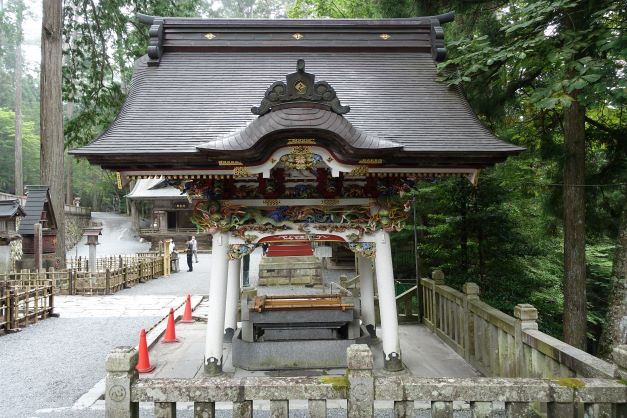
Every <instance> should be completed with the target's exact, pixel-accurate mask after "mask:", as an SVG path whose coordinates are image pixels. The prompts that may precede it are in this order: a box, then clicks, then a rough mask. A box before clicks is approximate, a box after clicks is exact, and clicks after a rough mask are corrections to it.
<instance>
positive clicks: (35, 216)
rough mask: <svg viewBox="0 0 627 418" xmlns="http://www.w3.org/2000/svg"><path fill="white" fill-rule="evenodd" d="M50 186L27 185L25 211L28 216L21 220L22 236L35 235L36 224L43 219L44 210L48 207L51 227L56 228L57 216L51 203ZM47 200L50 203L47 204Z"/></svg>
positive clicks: (20, 229) (47, 215) (20, 232)
mask: <svg viewBox="0 0 627 418" xmlns="http://www.w3.org/2000/svg"><path fill="white" fill-rule="evenodd" d="M48 190H49V187H48V186H26V193H27V195H26V204H25V205H24V212H26V216H25V217H24V218H23V219H22V221H21V222H20V228H19V230H18V233H19V234H20V235H22V236H25V235H34V234H35V224H36V223H37V222H40V221H41V220H42V212H43V211H44V208H46V207H47V213H46V218H47V220H48V222H49V223H50V224H49V227H51V228H56V218H55V216H54V212H53V209H52V204H50V193H49V191H48ZM46 202H48V203H49V204H48V205H46Z"/></svg>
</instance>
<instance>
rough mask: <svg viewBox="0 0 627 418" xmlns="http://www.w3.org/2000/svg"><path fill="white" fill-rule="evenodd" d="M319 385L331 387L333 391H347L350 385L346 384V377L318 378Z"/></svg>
mask: <svg viewBox="0 0 627 418" xmlns="http://www.w3.org/2000/svg"><path fill="white" fill-rule="evenodd" d="M320 383H324V384H325V385H331V387H332V388H333V389H335V390H342V389H348V388H349V387H350V383H349V382H348V377H347V376H346V375H342V376H320Z"/></svg>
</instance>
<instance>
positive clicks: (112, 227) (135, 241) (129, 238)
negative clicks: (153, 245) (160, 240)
mask: <svg viewBox="0 0 627 418" xmlns="http://www.w3.org/2000/svg"><path fill="white" fill-rule="evenodd" d="M91 220H92V221H97V222H101V223H102V236H101V237H99V239H98V242H99V243H100V245H98V248H97V254H98V257H104V256H109V255H118V254H135V253H140V252H144V251H148V250H149V249H150V243H149V242H140V240H139V237H138V236H137V235H136V234H135V233H133V231H132V230H131V218H130V217H129V216H125V215H120V214H117V213H107V212H92V213H91ZM86 240H87V238H85V237H83V238H82V239H81V240H80V242H79V243H78V244H76V246H75V247H74V248H72V249H71V250H69V251H68V252H67V255H68V257H78V256H82V257H89V247H88V246H87V245H85V244H86V243H87V241H86Z"/></svg>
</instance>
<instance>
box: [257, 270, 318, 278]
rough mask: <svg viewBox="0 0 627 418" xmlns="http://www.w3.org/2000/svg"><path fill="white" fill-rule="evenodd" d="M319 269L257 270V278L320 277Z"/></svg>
mask: <svg viewBox="0 0 627 418" xmlns="http://www.w3.org/2000/svg"><path fill="white" fill-rule="evenodd" d="M321 275H322V270H320V269H280V270H273V269H270V270H259V277H266V276H270V277H280V276H285V277H294V276H321Z"/></svg>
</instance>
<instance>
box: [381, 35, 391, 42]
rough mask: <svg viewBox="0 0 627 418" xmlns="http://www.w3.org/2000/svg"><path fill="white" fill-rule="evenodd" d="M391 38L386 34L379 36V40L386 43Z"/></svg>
mask: <svg viewBox="0 0 627 418" xmlns="http://www.w3.org/2000/svg"><path fill="white" fill-rule="evenodd" d="M391 37H392V36H391V35H389V34H387V33H382V34H381V35H379V38H381V39H383V40H384V41H387V40H388V39H390V38H391Z"/></svg>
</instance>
